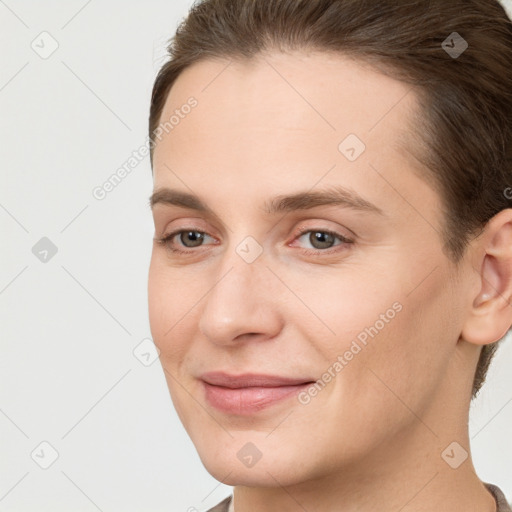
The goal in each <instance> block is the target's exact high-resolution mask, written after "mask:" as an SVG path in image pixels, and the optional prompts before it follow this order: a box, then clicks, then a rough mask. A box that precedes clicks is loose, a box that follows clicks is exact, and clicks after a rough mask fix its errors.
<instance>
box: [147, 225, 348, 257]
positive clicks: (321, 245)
mask: <svg viewBox="0 0 512 512" xmlns="http://www.w3.org/2000/svg"><path fill="white" fill-rule="evenodd" d="M306 235H308V236H307V238H306V240H307V242H308V243H309V244H310V245H311V247H312V248H313V249H309V248H306V249H303V250H302V252H303V253H304V254H306V255H312V256H321V255H322V254H325V253H329V254H330V253H332V252H337V251H339V250H343V249H344V248H345V246H346V245H348V244H352V243H353V240H350V239H348V238H347V237H345V236H343V235H342V234H341V233H337V232H336V231H332V230H329V229H321V228H318V229H311V228H309V229H302V230H301V231H300V233H299V236H298V237H296V240H300V239H301V238H304V237H306ZM208 238H211V239H212V240H214V238H213V237H211V236H210V235H208V234H207V233H205V232H204V231H200V230H198V229H196V228H189V229H178V230H175V231H172V232H171V233H169V234H167V235H164V236H163V237H162V238H155V241H156V242H157V243H158V244H160V245H163V246H165V247H166V248H167V249H169V250H170V251H172V252H173V253H180V254H188V253H193V252H195V251H194V248H197V247H201V246H202V245H205V244H204V242H205V240H207V239H208ZM175 239H176V240H175ZM336 240H339V243H337V244H336V243H335V242H336ZM339 245H341V246H342V247H341V248H340V249H336V248H335V247H337V246H339ZM181 247H183V248H184V249H181Z"/></svg>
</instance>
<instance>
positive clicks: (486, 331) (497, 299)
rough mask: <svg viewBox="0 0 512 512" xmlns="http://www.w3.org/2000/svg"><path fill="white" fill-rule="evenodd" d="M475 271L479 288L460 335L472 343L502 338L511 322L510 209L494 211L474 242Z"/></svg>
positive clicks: (511, 222)
mask: <svg viewBox="0 0 512 512" xmlns="http://www.w3.org/2000/svg"><path fill="white" fill-rule="evenodd" d="M476 244H477V249H478V250H477V251H476V252H478V254H479V257H478V259H477V260H475V263H474V270H475V272H477V274H478V279H479V283H480V291H479V293H478V294H477V295H476V296H475V297H474V298H473V303H472V306H471V310H470V312H469V315H468V317H467V318H466V321H465V323H464V326H463V329H462V332H461V337H462V338H463V339H464V340H465V341H468V342H469V343H473V344H475V345H488V344H489V343H494V342H495V341H498V340H499V339H500V338H502V337H503V336H504V335H505V334H506V332H507V331H508V329H509V328H510V326H511V325H512V304H511V298H512V208H507V209H505V210H502V211H500V212H499V213H497V214H496V215H495V216H494V217H493V218H492V219H490V220H489V222H488V223H487V224H486V227H485V229H484V231H483V232H482V234H481V235H480V236H479V237H478V240H477V242H476Z"/></svg>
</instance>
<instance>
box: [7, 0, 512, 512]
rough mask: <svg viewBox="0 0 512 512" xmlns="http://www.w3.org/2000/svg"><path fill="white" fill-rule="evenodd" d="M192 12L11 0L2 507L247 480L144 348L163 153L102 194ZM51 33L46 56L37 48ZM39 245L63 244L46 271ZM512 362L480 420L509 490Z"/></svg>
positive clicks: (83, 504) (489, 456)
mask: <svg viewBox="0 0 512 512" xmlns="http://www.w3.org/2000/svg"><path fill="white" fill-rule="evenodd" d="M190 5H191V2H190V1H187V0H172V1H171V0H166V1H162V0H158V1H157V0H153V1H152V2H142V1H137V2H136V1H131V2H128V1H124V2H123V1H121V0H108V1H102V2H99V1H97V0H92V1H91V0H89V1H85V0H80V1H78V0H73V1H67V2H64V1H56V0H54V1H46V2H37V1H35V0H32V1H15V0H5V1H3V0H2V1H0V64H1V65H0V140H1V144H0V158H1V167H0V172H1V188H0V232H1V237H2V245H1V248H2V250H1V251H0V256H1V264H0V512H3V511H9V512H14V511H16V512H21V511H38V512H43V511H50V510H51V511H52V512H59V511H68V510H76V511H78V510H80V511H91V512H92V511H95V510H96V511H97V510H101V511H103V512H107V511H121V510H122V511H124V512H130V511H142V510H151V511H153V512H158V511H184V512H185V511H192V510H194V509H193V508H192V507H195V508H196V509H197V510H204V509H206V508H208V507H211V506H213V505H214V504H216V503H217V502H219V501H220V500H221V499H222V498H223V497H224V496H227V495H228V494H229V493H230V492H231V490H232V488H231V487H229V486H225V485H222V484H219V483H218V482H217V481H216V480H214V479H213V478H212V477H211V476H210V475H209V474H208V473H207V471H206V470H205V469H204V467H203V466H202V464H201V462H200V459H199V457H198V455H197V453H196V451H195V449H194V446H193V445H192V443H191V441H190V440H189V438H188V436H187V434H186V432H185V430H184V429H183V427H182V425H181V423H180V421H179V419H178V417H177V415H176V413H175V412H174V410H173V407H172V402H171V400H170V397H169V393H168V390H167V385H166V382H165V379H164V375H163V372H162V369H161V366H160V364H159V362H158V361H155V362H154V364H152V365H150V366H145V365H144V364H142V363H141V362H140V361H139V359H137V358H136V357H135V356H134V354H133V350H134V349H135V347H137V346H138V345H139V343H141V342H142V340H144V339H145V338H150V331H149V324H148V318H147V269H148V265H149V259H150V251H151V239H152V236H153V225H152V220H151V215H150V210H149V207H148V206H147V200H148V197H149V195H150V193H151V190H152V180H151V170H150V166H149V157H146V158H145V159H144V160H143V161H142V162H141V163H140V164H139V165H138V166H137V167H136V168H135V169H133V171H132V172H131V173H130V174H129V175H128V176H127V177H126V178H125V179H124V180H123V182H122V183H120V184H119V185H118V186H117V187H116V188H115V189H114V190H113V191H112V192H110V193H109V194H108V195H107V197H106V198H105V199H103V200H102V201H100V200H97V199H95V198H94V197H93V195H92V190H93V189H94V187H96V186H99V185H101V184H102V183H104V182H105V181H106V180H107V179H108V178H109V177H110V176H111V175H112V174H113V173H114V172H115V171H116V170H117V169H118V168H119V167H120V166H121V165H122V164H123V163H124V162H125V161H126V160H127V159H128V158H129V157H130V155H131V154H132V152H133V151H134V150H136V149H138V148H139V147H140V146H141V145H142V144H143V143H144V141H145V140H146V132H147V118H148V112H149V98H150V93H151V88H152V84H153V80H154V77H155V75H156V73H157V71H158V69H159V67H160V66H161V64H162V63H163V61H164V60H165V57H164V56H165V43H166V41H167V39H168V38H169V37H170V36H171V35H172V34H173V33H174V31H175V29H176V26H177V23H178V21H179V20H180V19H181V18H182V17H183V16H184V15H185V14H186V12H187V9H188V7H189V6H190ZM509 7H510V5H509ZM43 31H47V32H48V33H49V34H51V38H53V39H54V40H56V41H57V43H58V45H59V46H58V48H57V50H56V51H55V52H54V53H53V54H52V55H51V56H49V57H48V58H47V59H43V58H41V57H40V56H39V55H38V54H37V53H36V52H35V51H34V50H33V49H32V48H31V44H32V41H34V40H35V42H36V43H37V42H38V41H40V39H38V37H39V34H40V33H41V32H43ZM43 37H48V36H43ZM45 41H46V42H45V43H44V45H45V48H47V49H48V48H50V47H51V46H50V45H51V40H50V39H46V40H45ZM36 43H34V44H36ZM39 44H40V45H42V43H39ZM42 237H47V238H49V239H50V240H51V241H52V242H53V244H55V246H56V247H57V249H58V252H57V253H56V254H55V256H53V257H52V258H51V259H49V260H48V261H47V262H46V263H43V262H41V261H40V260H39V259H38V258H36V256H35V255H34V254H33V253H32V247H33V246H34V245H35V244H36V243H37V242H38V241H39V240H40V239H41V238H42ZM6 249H7V250H6ZM511 365H512V345H511V342H510V341H508V340H507V343H506V344H505V345H504V346H503V347H502V348H501V349H500V352H499V353H498V357H497V359H496V360H495V362H494V364H493V366H492V367H491V371H490V375H489V378H488V384H487V385H486V386H485V387H484V389H483V391H482V393H481V394H480V396H479V398H478V399H477V401H476V402H475V403H474V405H473V410H472V414H471V420H470V433H471V436H472V438H473V439H472V449H473V457H474V463H475V466H476V468H477V471H478V474H479V476H480V478H481V479H482V480H484V481H487V482H492V483H495V484H497V485H499V486H500V487H501V488H502V489H503V491H504V492H505V493H506V494H507V495H508V497H509V499H512V469H511V464H510V460H511V455H512V443H511V440H510V432H511V426H512V404H511V403H510V402H511V401H512V372H511V371H510V368H511ZM43 441H46V442H48V443H50V445H52V446H53V447H54V448H55V450H56V451H57V452H58V454H59V456H58V458H57V460H56V461H55V462H54V463H53V464H52V465H51V466H50V467H49V468H48V469H42V468H41V467H40V466H39V465H38V464H37V463H36V461H38V462H39V463H43V464H44V462H45V459H46V462H48V461H49V460H50V459H49V457H50V456H51V450H50V449H49V448H48V447H45V445H43V446H42V447H41V446H39V445H40V443H41V442H43ZM34 450H36V451H35V454H34V455H33V457H34V458H32V456H31V454H32V453H33V451H34ZM34 459H35V460H36V461H35V460H34Z"/></svg>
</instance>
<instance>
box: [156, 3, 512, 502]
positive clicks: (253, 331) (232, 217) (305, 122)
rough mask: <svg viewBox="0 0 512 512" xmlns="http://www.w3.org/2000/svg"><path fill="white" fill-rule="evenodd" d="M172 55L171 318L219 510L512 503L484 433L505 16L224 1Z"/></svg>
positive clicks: (179, 393)
mask: <svg viewBox="0 0 512 512" xmlns="http://www.w3.org/2000/svg"><path fill="white" fill-rule="evenodd" d="M169 53H170V57H171V59H170V61H169V62H168V63H166V64H165V65H164V66H163V67H162V69H161V70H160V72H159V74H158V76H157V78H156V81H155V85H154V89H153V95H152V102H151V112H150V120H149V124H150V127H149V129H150V136H151V142H152V144H151V148H152V152H151V160H152V167H153V176H154V191H153V194H152V197H151V201H150V202H151V207H152V212H153V216H154V222H155V242H154V246H153V254H152V260H151V266H150V272H149V314H150V323H151V330H152V334H153V339H154V341H155V344H156V345H157V346H158V348H159V349H160V359H161V362H162V366H163V369H164V371H165V376H166V379H167V383H168V386H169V391H170V394H171V398H172V400H173V403H174V406H175V408H176V411H177V413H178V415H179V417H180V419H181V421H182V422H183V425H184V427H185V428H186V430H187V432H188V434H189V435H190V437H191V440H192V441H193V443H194V445H195V447H196V449H197V451H198V454H199V456H200V458H201V460H202V462H203V464H204V465H205V467H206V469H207V470H208V471H209V472H210V474H212V475H213V476H214V477H215V478H216V479H218V480H219V481H221V482H223V483H225V484H227V485H232V486H234V493H233V495H232V496H229V497H227V498H226V499H225V500H223V501H222V502H221V503H219V504H218V505H217V506H216V507H214V508H212V509H210V511H231V512H233V510H234V511H236V512H244V511H251V512H262V511H271V510H272V511H273V510H282V511H284V510H286V511H295V510H297V511H299V510H300V511H303V510H307V511H312V510H319V511H322V512H330V511H333V512H334V511H353V510H359V511H363V510H364V511H366V510H367V511H370V510H371V511H373V510H379V511H381V512H382V511H397V510H414V511H431V510H436V511H438V512H444V511H452V510H464V511H475V512H477V511H478V512H494V511H499V512H505V511H510V510H511V508H510V507H509V505H508V504H507V502H506V500H505V497H504V495H503V493H502V491H501V490H500V489H499V488H498V487H497V486H495V485H492V484H490V483H486V482H482V481H481V480H480V479H479V478H478V476H477V474H476V471H475V468H474V466H473V464H472V459H471V454H470V443H469V436H468V429H467V425H468V414H469V406H470V402H471V399H472V398H473V397H474V396H476V394H477V393H478V391H479V389H480V387H481V385H482V384H483V382H484V379H485V374H486V371H487V368H488V365H489V362H490V360H491V358H492V356H493V354H494V352H495V350H496V348H497V346H498V344H499V342H500V341H501V340H502V339H503V338H504V336H505V335H506V333H507V332H508V330H509V328H510V326H511V324H512V308H510V304H509V301H510V299H511V296H512V271H511V270H510V269H511V268H512V209H511V208H510V194H508V193H507V187H508V186H509V185H510V183H511V182H512V127H511V125H510V121H509V120H510V119H511V118H512V96H511V93H510V91H512V67H511V66H510V63H511V62H512V25H511V22H510V20H509V19H508V17H507V16H506V14H505V12H504V10H503V8H502V7H501V6H500V4H499V3H498V2H497V1H494V0H468V1H463V0H454V1H451V2H445V1H444V0H432V1H426V0H425V1H423V0H417V1H411V2H407V3H406V2H391V1H387V0H386V1H375V0H204V1H202V2H199V3H196V5H194V7H193V8H192V9H191V12H190V13H189V16H188V18H187V20H186V21H185V22H184V23H183V24H182V25H181V26H180V27H179V29H178V31H177V34H176V36H175V38H174V39H173V41H172V43H171V45H170V46H169Z"/></svg>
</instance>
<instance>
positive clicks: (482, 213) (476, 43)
mask: <svg viewBox="0 0 512 512" xmlns="http://www.w3.org/2000/svg"><path fill="white" fill-rule="evenodd" d="M454 32H457V34H458V35H460V36H461V37H462V38H463V39H464V40H465V41H466V42H467V44H468V48H467V49H466V50H465V51H464V52H463V53H462V54H460V55H457V56H454V55H450V54H449V53H448V51H445V49H444V48H443V46H442V43H443V41H445V40H448V41H450V39H449V36H453V33H454ZM455 37H457V36H455ZM450 44H452V45H453V43H452V42H451V41H450ZM302 49H308V50H318V51H326V52H337V53H340V54H345V55H350V56H353V57H355V58H357V59H360V60H362V61H365V62H367V63H370V64H372V65H373V66H375V68H376V69H378V70H379V71H381V72H383V73H385V74H387V75H389V76H391V77H393V78H395V79H397V80H401V81H403V82H405V83H408V84H411V86H414V87H415V89H416V90H417V91H418V92H419V94H418V99H419V101H420V109H419V110H420V111H419V112H418V113H416V116H415V118H414V126H412V127H411V129H412V131H413V132H414V133H413V135H414V140H415V141H422V143H421V144H420V143H418V144H414V145H413V146H414V147H411V148H409V151H410V152H411V153H412V154H413V155H414V156H415V157H416V158H417V159H418V161H420V162H421V163H422V164H424V167H425V173H424V175H423V176H421V177H422V178H423V179H424V180H426V181H429V182H430V183H431V184H432V185H433V186H434V187H435V189H436V190H437V192H438V193H439V194H440V197H441V199H442V202H443V205H444V225H443V231H442V243H443V249H444V250H445V253H446V254H447V255H448V256H449V257H450V258H451V259H452V261H454V262H455V263H458V262H459V261H460V259H461V258H462V256H463V255H464V253H465V250H466V247H467V245H468V243H469V241H470V239H471V238H472V237H474V236H475V235H476V234H478V233H479V232H481V230H482V228H483V227H485V224H486V223H487V222H488V221H489V220H490V219H491V218H492V217H493V216H494V215H495V214H497V213H498V212H500V211H501V210H503V209H505V208H508V207H509V206H510V200H509V198H508V197H507V196H508V195H509V194H507V193H505V191H506V190H507V189H508V190H512V189H509V188H508V187H510V186H512V125H511V120H512V23H511V21H510V19H509V18H508V16H507V14H506V12H505V10H504V8H503V7H502V6H501V4H500V3H499V2H498V1H497V0H450V1H446V0H415V1H407V2H401V1H400V2H397V1H396V0H203V1H196V2H195V3H194V5H193V6H192V8H191V9H190V12H189V15H188V17H187V18H186V19H185V20H183V21H182V22H181V23H180V25H179V27H178V29H177V31H176V35H175V36H174V37H172V38H171V40H170V42H169V46H168V54H169V56H170V60H169V61H168V62H166V63H165V64H164V65H163V67H162V68H161V69H160V71H159V73H158V75H157V77H156V80H155V83H154V87H153V93H152V98H151V107H150V116H149V137H150V141H151V152H150V157H151V165H152V164H153V148H154V145H155V143H156V141H155V140H154V134H155V130H156V129H157V126H158V124H159V122H160V117H161V114H162V110H163V107H164V104H165V101H166V99H167V96H168V94H169V91H170V89H171V87H172V85H173V84H174V82H175V81H176V79H177V78H178V76H179V75H180V73H181V72H182V71H183V70H184V69H186V68H187V67H189V66H190V65H191V64H193V63H196V62H198V61H201V60H204V59H208V58H227V59H242V60H243V59H251V58H252V57H255V56H258V55H259V54H261V53H263V52H265V51H271V50H278V51H279V50H281V51H283V50H284V51H286V50H302ZM502 339H503V338H502ZM500 341H501V340H498V341H497V342H495V343H492V344H489V345H485V346H484V347H483V348H482V351H481V354H480V359H479V361H478V366H477V369H476V373H475V378H474V382H473V390H472V396H473V397H475V396H476V395H477V393H478V391H479V389H480V387H481V386H482V384H483V382H484V381H485V376H486V373H487V369H488V367H489V363H490V361H491V359H492V357H493V355H494V352H495V350H496V348H497V345H498V343H499V342H500Z"/></svg>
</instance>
